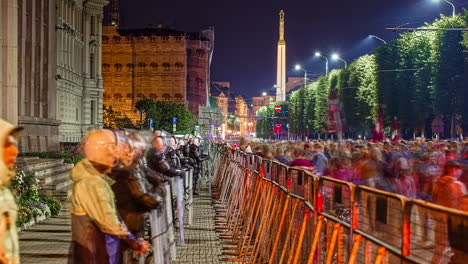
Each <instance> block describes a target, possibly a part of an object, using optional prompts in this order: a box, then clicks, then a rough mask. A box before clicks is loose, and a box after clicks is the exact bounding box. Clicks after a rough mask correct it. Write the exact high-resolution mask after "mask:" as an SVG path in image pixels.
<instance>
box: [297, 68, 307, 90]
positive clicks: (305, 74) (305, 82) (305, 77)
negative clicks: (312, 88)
mask: <svg viewBox="0 0 468 264" xmlns="http://www.w3.org/2000/svg"><path fill="white" fill-rule="evenodd" d="M295 68H296V71H300V70H302V71H304V87H306V86H307V71H306V69H304V68H302V66H301V65H299V64H296V67H295Z"/></svg>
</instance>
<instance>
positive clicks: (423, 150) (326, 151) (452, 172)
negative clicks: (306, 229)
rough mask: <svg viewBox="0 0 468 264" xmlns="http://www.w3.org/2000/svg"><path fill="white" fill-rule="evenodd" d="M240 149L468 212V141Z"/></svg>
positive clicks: (243, 143) (244, 145) (256, 144)
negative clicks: (467, 188) (467, 193)
mask: <svg viewBox="0 0 468 264" xmlns="http://www.w3.org/2000/svg"><path fill="white" fill-rule="evenodd" d="M237 147H238V148H239V149H240V150H242V151H245V152H249V153H254V154H257V155H259V156H261V157H262V158H266V159H273V160H276V161H278V162H281V163H283V164H285V165H288V166H291V167H301V168H304V169H308V170H311V171H313V172H314V173H315V174H316V175H317V176H319V177H320V176H330V177H332V178H335V179H338V180H342V181H347V182H352V183H354V184H356V185H366V186H369V187H372V188H377V189H380V190H383V191H387V192H392V193H397V194H402V195H404V196H406V197H408V198H410V199H422V200H425V201H429V202H433V203H436V204H440V205H443V206H447V207H451V208H455V209H460V210H466V211H468V197H467V196H466V192H467V191H466V185H467V184H468V143H465V142H458V141H439V142H432V141H428V142H426V141H425V140H424V139H422V138H418V139H416V140H414V141H404V140H401V141H399V142H397V143H396V142H390V141H385V142H378V143H373V142H364V141H363V140H347V141H343V142H334V141H330V140H312V141H308V142H301V141H289V142H288V141H281V142H278V141H273V142H262V141H252V142H248V141H247V140H245V139H243V138H242V139H241V140H240V142H239V144H238V145H237Z"/></svg>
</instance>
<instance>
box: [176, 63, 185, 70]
mask: <svg viewBox="0 0 468 264" xmlns="http://www.w3.org/2000/svg"><path fill="white" fill-rule="evenodd" d="M174 65H175V66H176V68H177V69H182V68H183V67H184V64H183V63H182V62H176V63H175V64H174Z"/></svg>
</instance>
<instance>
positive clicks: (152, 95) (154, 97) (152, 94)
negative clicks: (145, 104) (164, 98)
mask: <svg viewBox="0 0 468 264" xmlns="http://www.w3.org/2000/svg"><path fill="white" fill-rule="evenodd" d="M149 98H151V99H153V100H156V99H158V95H156V94H155V93H150V94H149Z"/></svg>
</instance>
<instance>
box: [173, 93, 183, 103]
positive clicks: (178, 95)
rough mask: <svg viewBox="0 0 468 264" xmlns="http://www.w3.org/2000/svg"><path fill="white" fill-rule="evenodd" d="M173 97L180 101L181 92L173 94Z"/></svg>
mask: <svg viewBox="0 0 468 264" xmlns="http://www.w3.org/2000/svg"><path fill="white" fill-rule="evenodd" d="M174 98H175V99H176V100H177V101H182V94H180V93H176V94H175V95H174Z"/></svg>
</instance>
